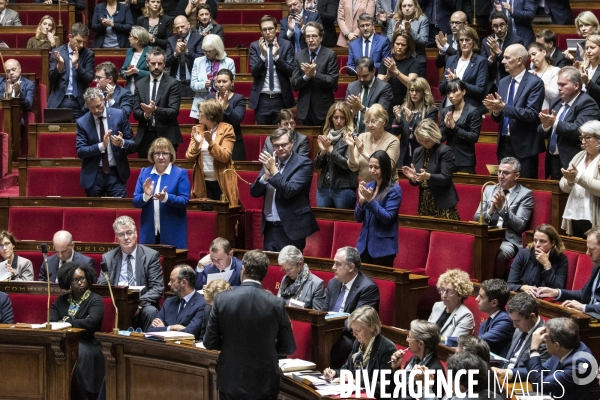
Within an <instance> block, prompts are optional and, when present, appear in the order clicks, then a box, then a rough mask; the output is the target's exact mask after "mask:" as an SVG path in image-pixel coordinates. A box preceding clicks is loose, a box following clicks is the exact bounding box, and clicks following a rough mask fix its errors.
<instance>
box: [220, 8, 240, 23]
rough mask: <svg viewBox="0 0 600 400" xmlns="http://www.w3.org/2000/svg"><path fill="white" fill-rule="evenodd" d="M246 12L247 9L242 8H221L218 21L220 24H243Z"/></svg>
mask: <svg viewBox="0 0 600 400" xmlns="http://www.w3.org/2000/svg"><path fill="white" fill-rule="evenodd" d="M244 12H246V10H244V11H243V12H241V11H240V10H219V18H218V22H219V24H241V23H242V14H243V13H244Z"/></svg>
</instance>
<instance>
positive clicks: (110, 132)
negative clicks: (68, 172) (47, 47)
mask: <svg viewBox="0 0 600 400" xmlns="http://www.w3.org/2000/svg"><path fill="white" fill-rule="evenodd" d="M83 97H84V99H85V104H86V106H87V108H88V109H89V110H90V111H89V112H87V113H85V114H84V115H83V116H82V117H81V118H79V119H77V128H76V130H77V138H76V143H75V146H76V148H77V156H78V157H79V158H80V159H81V160H82V161H81V179H80V182H79V184H80V185H81V186H82V187H83V188H84V189H85V193H86V194H87V196H88V197H104V196H108V197H125V196H126V195H127V187H126V186H125V184H126V183H127V179H128V178H129V162H128V161H127V155H128V154H131V153H134V152H135V150H136V146H135V141H134V139H133V133H132V132H131V126H130V125H129V121H128V120H127V116H126V115H125V114H124V113H123V112H122V111H121V110H117V109H114V108H106V107H105V106H104V94H103V93H102V91H100V89H98V88H89V89H87V90H86V91H85V93H84V94H83Z"/></svg>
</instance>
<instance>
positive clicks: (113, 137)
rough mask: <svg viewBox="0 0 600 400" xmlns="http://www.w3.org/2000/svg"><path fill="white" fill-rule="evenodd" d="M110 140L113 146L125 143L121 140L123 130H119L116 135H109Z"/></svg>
mask: <svg viewBox="0 0 600 400" xmlns="http://www.w3.org/2000/svg"><path fill="white" fill-rule="evenodd" d="M109 132H110V131H109ZM110 142H111V143H112V144H113V146H117V147H123V144H125V141H124V140H123V132H121V131H119V134H118V135H111V136H110Z"/></svg>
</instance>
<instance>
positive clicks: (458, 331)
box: [427, 301, 475, 337]
mask: <svg viewBox="0 0 600 400" xmlns="http://www.w3.org/2000/svg"><path fill="white" fill-rule="evenodd" d="M444 311H446V306H445V305H444V303H443V302H442V301H438V302H436V303H435V304H434V305H433V309H432V310H431V314H430V315H429V319H428V320H427V321H428V322H433V323H434V324H435V323H436V322H437V320H438V319H440V317H441V316H442V313H443V312H444ZM474 328H475V319H474V318H473V313H472V312H471V310H469V308H468V307H467V306H465V305H464V304H460V305H459V306H458V307H456V308H455V309H454V310H453V311H452V313H450V317H448V319H447V320H446V322H445V323H444V326H442V328H441V329H440V336H445V337H459V336H460V335H472V334H473V329H474Z"/></svg>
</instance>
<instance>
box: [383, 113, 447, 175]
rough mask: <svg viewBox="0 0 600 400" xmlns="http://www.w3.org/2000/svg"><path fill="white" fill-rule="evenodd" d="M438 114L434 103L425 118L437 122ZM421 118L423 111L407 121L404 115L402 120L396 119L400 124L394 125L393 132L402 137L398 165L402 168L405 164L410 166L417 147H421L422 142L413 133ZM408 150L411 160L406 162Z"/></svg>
mask: <svg viewBox="0 0 600 400" xmlns="http://www.w3.org/2000/svg"><path fill="white" fill-rule="evenodd" d="M438 114H439V110H438V108H437V107H436V106H434V105H432V106H431V107H429V108H428V109H427V111H426V112H425V118H427V119H430V120H432V121H434V122H435V123H436V124H437V122H438ZM421 119H422V118H421V113H417V114H416V115H414V116H413V117H412V119H411V120H410V121H407V120H406V118H405V117H404V115H403V116H402V118H401V119H400V121H398V120H397V119H396V123H397V124H398V126H393V125H392V133H393V134H394V135H395V136H399V139H400V159H399V160H398V166H399V167H400V168H401V167H403V166H404V165H406V166H409V167H410V164H411V162H412V155H413V154H414V153H415V150H416V149H418V148H419V147H421V143H419V142H418V141H417V137H416V135H415V134H414V133H413V131H414V129H415V128H416V126H417V125H418V124H419V122H421ZM409 149H410V150H409ZM407 152H408V153H409V154H410V160H409V162H408V163H405V161H407V159H406V153H407Z"/></svg>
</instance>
